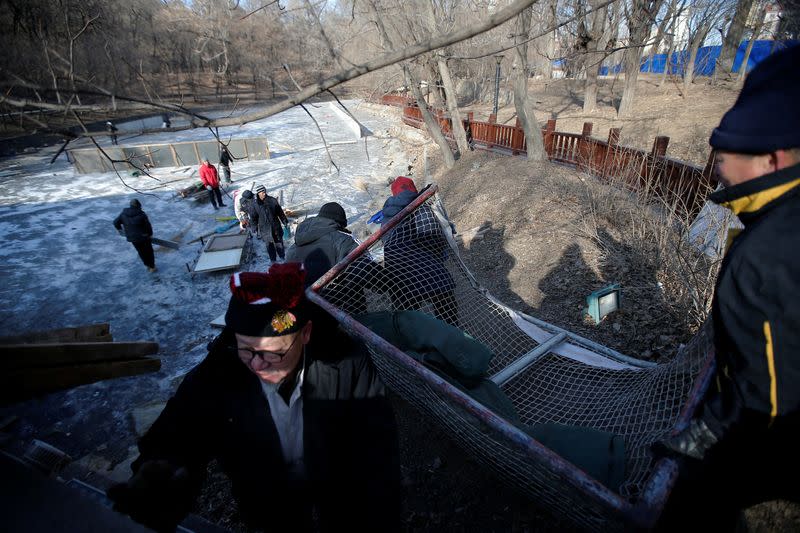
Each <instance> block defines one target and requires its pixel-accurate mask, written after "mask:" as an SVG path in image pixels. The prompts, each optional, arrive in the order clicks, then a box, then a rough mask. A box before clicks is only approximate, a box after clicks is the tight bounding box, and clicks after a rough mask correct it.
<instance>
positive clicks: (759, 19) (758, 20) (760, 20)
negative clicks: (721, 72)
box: [738, 6, 766, 83]
mask: <svg viewBox="0 0 800 533" xmlns="http://www.w3.org/2000/svg"><path fill="white" fill-rule="evenodd" d="M759 8H760V9H759V10H758V11H757V12H756V17H755V24H754V25H753V29H752V33H751V35H750V39H749V40H748V43H747V49H746V50H745V52H744V57H743V58H742V64H741V65H739V77H738V82H739V83H744V78H745V76H746V75H747V63H748V62H749V61H750V52H752V51H753V43H754V42H755V41H756V39H758V36H759V34H760V33H761V29H762V28H763V27H764V15H765V14H764V9H766V6H764V7H762V6H759Z"/></svg>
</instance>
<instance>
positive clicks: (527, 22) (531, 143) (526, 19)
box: [514, 7, 546, 161]
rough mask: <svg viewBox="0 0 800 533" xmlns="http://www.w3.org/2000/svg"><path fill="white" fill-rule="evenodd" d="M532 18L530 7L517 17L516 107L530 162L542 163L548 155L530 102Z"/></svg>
mask: <svg viewBox="0 0 800 533" xmlns="http://www.w3.org/2000/svg"><path fill="white" fill-rule="evenodd" d="M532 16H533V8H530V7H529V8H527V9H525V10H524V11H523V12H522V13H520V14H519V15H517V23H516V30H515V31H514V42H515V44H517V47H516V48H515V49H514V52H515V54H516V62H517V72H516V75H515V76H514V107H515V108H516V110H517V117H519V121H520V123H522V129H523V130H524V131H525V141H526V142H527V146H528V160H529V161H542V160H543V159H544V158H545V155H546V154H545V152H544V142H543V140H542V130H541V128H540V127H539V123H538V122H537V121H536V116H535V115H534V113H533V108H532V107H531V106H530V102H529V101H528V45H527V43H526V41H527V38H528V33H529V32H530V29H531V17H532Z"/></svg>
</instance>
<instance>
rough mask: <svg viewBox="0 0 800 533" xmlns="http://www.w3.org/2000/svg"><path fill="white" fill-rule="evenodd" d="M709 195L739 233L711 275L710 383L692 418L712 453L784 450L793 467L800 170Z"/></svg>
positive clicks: (799, 433)
mask: <svg viewBox="0 0 800 533" xmlns="http://www.w3.org/2000/svg"><path fill="white" fill-rule="evenodd" d="M710 198H711V199H712V200H713V201H715V202H717V203H720V204H722V205H724V206H726V207H729V208H730V209H731V210H732V211H733V212H734V213H736V214H737V215H738V216H739V219H740V220H741V221H742V223H743V224H744V230H743V231H742V232H741V233H740V234H739V235H738V236H736V238H735V239H734V240H733V242H732V244H731V246H730V248H729V250H728V252H727V254H726V255H725V259H724V260H723V263H722V267H721V269H720V272H719V275H718V277H717V285H716V288H715V291H714V300H713V303H712V313H713V322H714V344H715V354H716V360H717V379H716V380H715V382H712V384H711V387H710V389H709V392H708V394H707V396H706V398H705V400H704V403H703V404H702V405H701V408H700V409H701V416H702V418H703V420H704V421H705V422H706V424H707V425H708V427H709V428H710V429H711V430H712V432H714V433H715V434H716V435H717V436H718V437H719V438H720V440H721V442H720V445H721V447H722V448H729V449H730V447H735V448H736V449H739V450H740V451H742V453H746V454H747V456H748V457H744V456H742V460H745V461H749V460H751V456H752V458H755V457H762V458H764V457H766V456H767V455H772V456H781V454H782V451H783V452H789V450H794V451H793V452H791V453H790V454H787V455H785V456H782V457H781V458H780V459H779V460H780V461H784V462H786V461H789V459H791V462H792V463H793V464H794V465H795V468H797V467H798V464H799V463H798V459H797V450H798V449H799V448H800V388H798V387H797V383H798V378H800V304H798V300H800V229H799V228H800V165H795V166H793V167H790V168H787V169H783V170H781V171H778V172H775V173H772V174H768V175H766V176H762V177H760V178H756V179H754V180H750V181H747V182H744V183H741V184H739V185H736V186H733V187H729V188H726V189H723V190H720V191H718V192H716V193H714V194H712V195H711V197H710ZM785 466H786V467H788V469H787V470H785V471H792V468H791V467H789V463H786V464H785ZM794 472H795V474H796V473H797V471H796V470H795V471H794ZM775 474H776V475H777V473H775Z"/></svg>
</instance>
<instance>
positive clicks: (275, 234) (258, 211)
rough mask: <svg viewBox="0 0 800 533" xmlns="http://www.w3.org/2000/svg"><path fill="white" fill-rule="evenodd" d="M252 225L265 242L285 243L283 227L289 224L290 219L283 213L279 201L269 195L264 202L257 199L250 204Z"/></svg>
mask: <svg viewBox="0 0 800 533" xmlns="http://www.w3.org/2000/svg"><path fill="white" fill-rule="evenodd" d="M248 214H249V215H250V224H251V225H252V227H254V228H256V229H257V230H258V234H259V236H260V237H261V240H263V241H264V242H283V226H281V222H283V223H284V224H289V219H287V218H286V215H285V214H284V213H283V209H281V206H280V204H279V203H278V200H276V199H275V198H273V197H272V196H269V195H267V196H266V197H265V198H264V200H263V201H262V200H259V199H258V198H255V199H254V201H253V202H251V203H250V209H249V212H248Z"/></svg>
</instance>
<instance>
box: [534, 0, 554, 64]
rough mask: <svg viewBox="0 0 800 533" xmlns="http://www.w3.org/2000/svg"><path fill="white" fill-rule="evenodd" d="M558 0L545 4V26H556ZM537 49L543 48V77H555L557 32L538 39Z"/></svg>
mask: <svg viewBox="0 0 800 533" xmlns="http://www.w3.org/2000/svg"><path fill="white" fill-rule="evenodd" d="M557 8H558V0H550V1H549V2H548V3H547V5H546V6H545V11H546V13H547V15H546V16H545V17H544V27H545V28H552V27H553V26H555V21H556V9H557ZM536 42H537V46H536V49H537V50H543V55H544V61H543V63H542V77H544V79H546V80H548V79H550V78H552V77H553V56H554V55H555V53H556V32H555V30H553V31H552V32H550V33H548V34H547V35H545V36H544V37H542V38H541V39H537V40H536Z"/></svg>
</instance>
